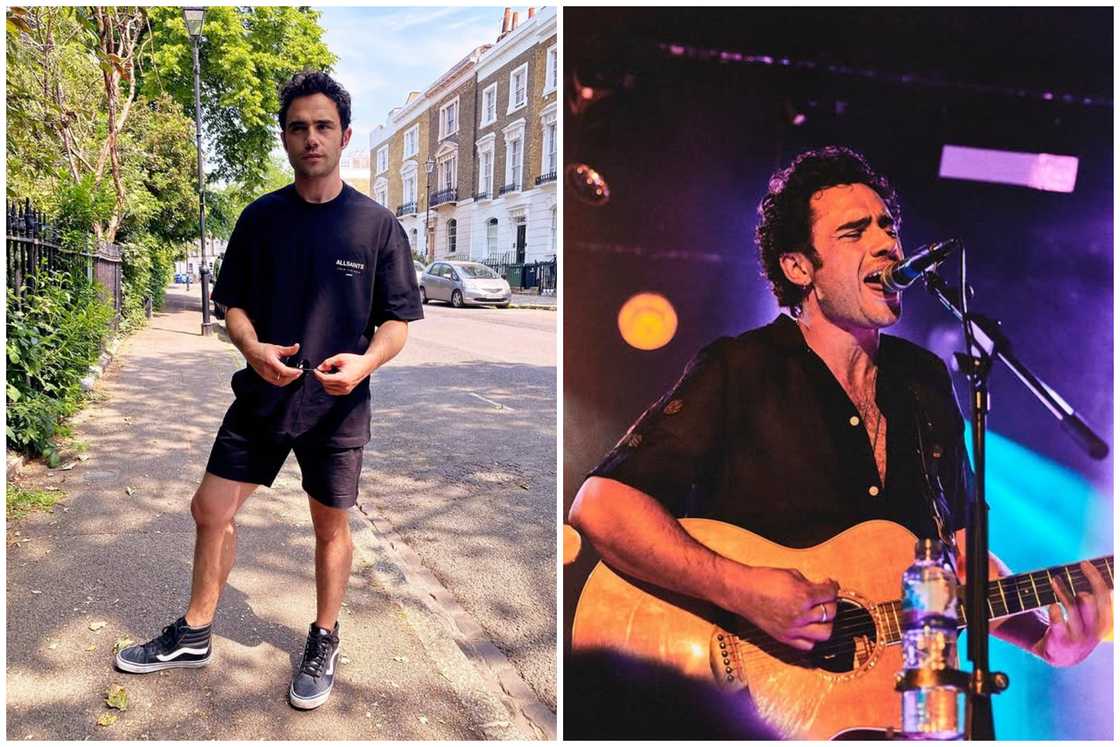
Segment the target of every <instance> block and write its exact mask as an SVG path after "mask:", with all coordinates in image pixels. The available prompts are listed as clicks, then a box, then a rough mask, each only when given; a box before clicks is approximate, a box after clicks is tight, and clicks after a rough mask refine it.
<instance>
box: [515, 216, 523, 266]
mask: <svg viewBox="0 0 1120 747" xmlns="http://www.w3.org/2000/svg"><path fill="white" fill-rule="evenodd" d="M524 263H525V224H524V223H518V224H517V264H519V265H520V264H524Z"/></svg>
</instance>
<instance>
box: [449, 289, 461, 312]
mask: <svg viewBox="0 0 1120 747" xmlns="http://www.w3.org/2000/svg"><path fill="white" fill-rule="evenodd" d="M451 305H452V306H454V307H455V308H457V309H461V308H463V294H462V293H460V292H459V291H457V290H453V291H451Z"/></svg>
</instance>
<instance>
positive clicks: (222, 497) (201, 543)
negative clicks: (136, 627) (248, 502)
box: [185, 472, 257, 628]
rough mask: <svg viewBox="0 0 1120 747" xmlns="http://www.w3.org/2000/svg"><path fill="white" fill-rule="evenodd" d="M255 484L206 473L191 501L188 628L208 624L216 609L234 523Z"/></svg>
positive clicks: (232, 549)
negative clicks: (193, 530) (192, 565)
mask: <svg viewBox="0 0 1120 747" xmlns="http://www.w3.org/2000/svg"><path fill="white" fill-rule="evenodd" d="M256 489H257V486H256V485H253V484H250V483H244V482H236V481H234V480H227V479H225V478H224V477H218V476H217V475H213V474H211V473H209V472H207V473H206V474H205V476H204V477H203V478H202V484H200V485H199V486H198V490H196V491H195V494H194V499H193V500H191V515H192V516H193V517H194V523H195V541H194V568H193V571H192V574H191V601H190V605H189V606H188V607H187V614H186V616H185V617H186V619H187V625H190V626H191V627H192V628H197V627H202V626H205V625H209V624H210V623H211V622H212V621H213V619H214V611H215V610H216V609H217V608H218V599H219V597H220V596H221V593H222V588H223V587H225V584H226V579H227V578H229V572H230V569H231V568H233V560H234V555H235V553H236V549H237V527H236V526H235V525H234V523H233V518H234V516H236V515H237V512H238V510H239V509H240V508H241V505H242V504H243V503H244V502H245V499H246V498H248V497H249V496H250V495H251V494H252V492H253V491H254V490H256Z"/></svg>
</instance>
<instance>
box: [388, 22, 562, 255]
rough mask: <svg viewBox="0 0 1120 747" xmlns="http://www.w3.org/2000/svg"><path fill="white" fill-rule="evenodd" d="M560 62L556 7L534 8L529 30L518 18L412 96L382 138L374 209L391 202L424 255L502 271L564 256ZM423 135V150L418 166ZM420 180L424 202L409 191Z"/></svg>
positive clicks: (392, 115) (391, 116)
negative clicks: (560, 243) (502, 266)
mask: <svg viewBox="0 0 1120 747" xmlns="http://www.w3.org/2000/svg"><path fill="white" fill-rule="evenodd" d="M558 54H559V53H558V46H557V36H556V9H555V8H542V9H541V10H540V12H536V11H535V9H532V8H531V9H530V10H529V17H528V18H527V19H525V20H524V21H523V22H521V23H518V21H517V14H516V13H514V14H511V13H510V12H509V9H506V13H505V16H504V18H503V22H502V27H501V33H500V34H499V36H498V37H497V39H496V41H495V43H494V44H487V45H483V46H480V47H477V48H475V49H474V50H472V51H470V52H469V53H468V54H467V55H466V56H465V57H463V58H462V59H461V60H460V61H459V62H457V63H456V64H455V65H453V66H452V67H451V69H449V70H448V71H447V72H445V73H444V74H443V75H441V76H440V77H439V79H438V80H436V81H435V82H434V83H433V84H432V85H431V86H430V87H429V88H428V90H427V91H425V92H424V93H422V94H421V93H416V92H414V93H412V94H409V97H408V100H407V101H406V102H405V104H404V106H402V107H400V108H398V109H394V110H393V111H392V112H390V114H389V117H388V120H387V121H386V124H385V125H382V126H380V127H378V128H377V129H376V130H374V131H373V133H371V134H370V172H371V180H370V183H371V185H372V187H371V189H372V192H373V195H374V199H375V200H376V199H378V195H379V194H380V195H382V196H384V197H385V198H386V199H387V200H388V202H387V203H385V204H386V205H387V207H389V208H390V209H392V210H395V211H396V212H397V213H398V217H399V218H400V220H401V224H402V225H404V227H405V231H406V233H408V234H409V237H410V240H412V241H413V249H414V251H415V252H416V253H418V254H420V255H423V256H426V257H428V258H430V259H435V258H458V259H475V260H490V261H494V262H498V261H505V262H534V261H538V260H549V259H552V258H554V257H555V256H556V253H557V249H556V203H557V196H556V190H557V186H556V171H557V164H558V159H559V140H558V134H557V133H558V128H557V88H558V75H559V60H558ZM417 125H419V129H418V132H419V140H420V147H419V149H418V152H417V153H416V154H415V155H413V156H406V154H405V152H404V147H405V141H406V138H407V137H411V136H409V135H408V133H409V131H410V130H411V129H412V128H416V127H417ZM414 132H415V130H414ZM379 151H381V152H382V155H381V161H380V162H379V160H378V152H379ZM429 162H431V166H432V171H431V173H430V175H429V174H428V173H427V164H428V163H429ZM413 173H414V174H415V175H416V183H415V184H416V186H415V189H416V200H415V204H413V203H412V202H410V201H409V200H408V199H407V198H408V197H410V196H411V193H409V194H406V193H405V190H406V189H407V188H408V187H409V185H410V184H411V183H410V182H408V181H407V179H408V176H409V175H410V174H413ZM429 177H430V185H426V182H428V181H429ZM426 191H427V192H428V193H429V194H430V196H431V198H432V199H431V203H432V204H431V211H430V213H426V212H425V210H426V207H427V203H426V201H425V192H426ZM379 201H380V200H379ZM413 210H414V211H415V212H411V211H413ZM425 218H430V220H428V228H429V231H428V232H427V233H425V230H424V226H425Z"/></svg>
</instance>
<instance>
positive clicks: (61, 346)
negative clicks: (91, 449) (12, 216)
mask: <svg viewBox="0 0 1120 747" xmlns="http://www.w3.org/2000/svg"><path fill="white" fill-rule="evenodd" d="M7 311H8V319H7V333H8V340H7V345H6V353H7V361H8V378H7V387H6V395H7V405H8V415H7V444H8V446H9V447H10V448H12V449H15V450H16V451H21V452H25V453H29V454H31V455H33V456H40V455H41V456H44V457H46V458H47V460H48V462H50V463H51V464H55V463H57V461H58V455H57V452H56V450H55V446H54V443H53V440H52V439H53V438H54V437H55V436H56V435H58V434H59V433H61V432H62V430H63V425H62V424H63V420H64V418H66V417H67V416H69V415H71V414H73V413H74V412H75V411H76V410H77V408H78V405H79V404H80V402H81V400H82V389H81V380H82V378H83V377H84V376H85V375H86V372H87V371H88V370H89V367H90V366H91V365H92V364H93V363H94V362H96V361H97V359H98V357H99V356H100V354H101V349H102V345H103V344H104V342H105V338H106V337H107V336H108V333H109V328H110V323H111V321H112V318H113V309H112V307H111V306H110V305H109V304H107V303H105V301H104V300H103V299H102V297H101V294H100V293H99V292H98V290H97V288H96V287H95V286H94V285H93V284H92V283H90V282H89V281H87V280H86V279H85V277H83V276H82V275H80V274H79V275H75V274H71V273H68V272H57V271H54V272H47V271H43V272H40V273H38V274H36V275H35V276H33V277H32V278H30V279H29V281H28V284H27V285H26V286H25V288H24V292H23V296H22V298H21V299H19V300H17V297H16V294H15V293H13V292H12V291H11V289H9V290H8V297H7Z"/></svg>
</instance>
